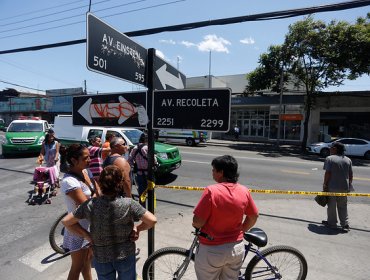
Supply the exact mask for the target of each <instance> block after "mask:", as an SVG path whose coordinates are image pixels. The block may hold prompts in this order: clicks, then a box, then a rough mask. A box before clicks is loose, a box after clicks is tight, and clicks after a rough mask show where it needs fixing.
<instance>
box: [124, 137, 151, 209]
mask: <svg viewBox="0 0 370 280" xmlns="http://www.w3.org/2000/svg"><path fill="white" fill-rule="evenodd" d="M154 161H155V163H156V158H155V157H154ZM128 162H129V163H130V165H131V166H135V165H136V167H137V168H136V170H135V168H131V169H133V170H134V172H135V174H134V176H136V184H137V185H138V186H137V187H138V194H139V203H140V204H141V206H143V207H145V202H141V200H140V196H141V195H142V193H143V192H144V191H145V190H146V188H147V186H148V136H147V135H146V134H145V133H143V134H141V135H140V139H139V144H137V145H136V146H135V147H134V148H133V149H132V150H131V153H130V156H129V158H128Z"/></svg>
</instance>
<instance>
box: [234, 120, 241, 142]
mask: <svg viewBox="0 0 370 280" xmlns="http://www.w3.org/2000/svg"><path fill="white" fill-rule="evenodd" d="M239 135H240V128H239V126H238V125H237V124H235V126H234V137H235V140H239Z"/></svg>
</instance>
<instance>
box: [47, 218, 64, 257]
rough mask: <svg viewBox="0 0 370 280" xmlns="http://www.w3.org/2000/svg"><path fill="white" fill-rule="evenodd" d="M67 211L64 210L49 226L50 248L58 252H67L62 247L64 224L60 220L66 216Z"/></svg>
mask: <svg viewBox="0 0 370 280" xmlns="http://www.w3.org/2000/svg"><path fill="white" fill-rule="evenodd" d="M67 214H68V212H64V213H63V214H62V215H60V216H59V217H58V219H56V221H55V222H54V224H53V225H52V226H51V229H50V232H49V243H50V246H51V248H53V250H54V251H55V252H57V253H59V254H65V253H67V251H66V250H64V249H63V247H62V245H63V235H64V226H63V224H62V220H63V218H64V217H65V216H67Z"/></svg>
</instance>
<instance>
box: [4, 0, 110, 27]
mask: <svg viewBox="0 0 370 280" xmlns="http://www.w3.org/2000/svg"><path fill="white" fill-rule="evenodd" d="M109 1H111V0H103V1H100V2H97V3H95V4H93V5H98V4H101V3H104V2H109ZM88 6H89V5H82V6H79V7H76V8H71V9H67V10H63V11H59V12H54V13H51V14H47V15H41V16H37V17H33V18H29V19H24V20H19V21H15V22H10V23H6V24H0V27H2V26H8V25H12V24H17V23H22V22H26V21H30V20H35V19H39V18H45V17H50V16H54V15H58V14H62V13H66V12H70V11H73V10H77V9H81V8H85V7H88ZM80 15H85V13H84V14H79V15H78V16H80ZM68 18H69V17H67V18H63V19H58V20H64V19H68ZM58 20H54V21H58ZM51 22H53V21H51ZM47 23H50V21H46V22H41V23H38V24H34V25H28V26H23V27H18V29H22V28H28V27H32V26H36V25H41V24H47ZM13 30H17V28H15V29H8V30H4V31H1V33H2V32H9V31H13Z"/></svg>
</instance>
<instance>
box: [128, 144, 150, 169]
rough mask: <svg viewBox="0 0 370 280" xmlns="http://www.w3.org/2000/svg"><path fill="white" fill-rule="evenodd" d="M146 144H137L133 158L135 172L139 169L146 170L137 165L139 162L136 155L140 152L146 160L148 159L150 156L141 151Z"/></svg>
mask: <svg viewBox="0 0 370 280" xmlns="http://www.w3.org/2000/svg"><path fill="white" fill-rule="evenodd" d="M144 145H145V144H141V145H138V146H137V149H136V151H135V154H134V155H133V157H132V159H133V166H132V171H133V172H134V173H137V172H138V171H144V170H140V169H139V168H138V167H137V163H136V156H137V154H139V153H140V155H141V156H142V157H143V158H144V159H145V160H146V161H148V158H147V157H146V156H145V155H144V154H143V152H142V151H141V149H142V148H143V147H144Z"/></svg>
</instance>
